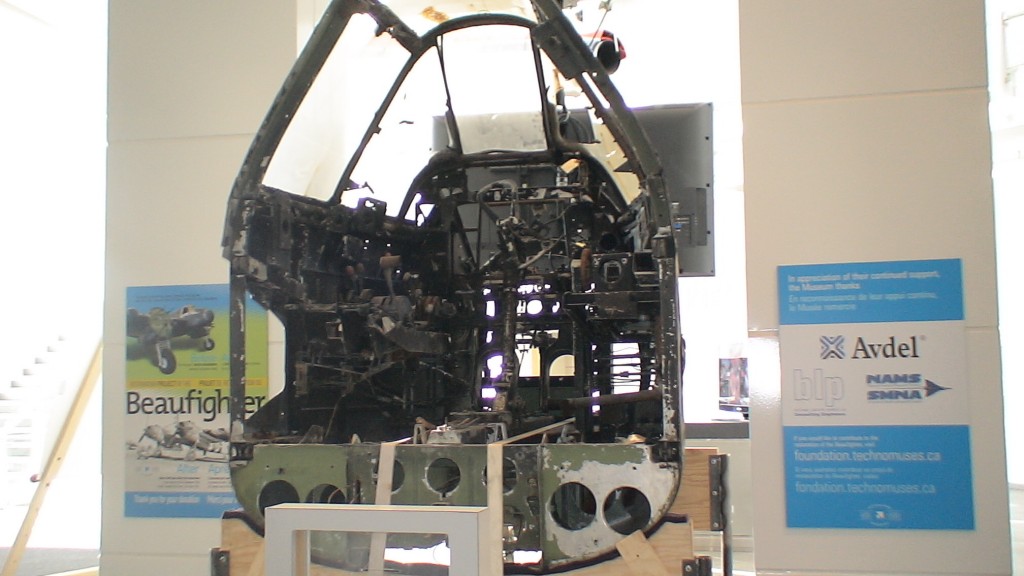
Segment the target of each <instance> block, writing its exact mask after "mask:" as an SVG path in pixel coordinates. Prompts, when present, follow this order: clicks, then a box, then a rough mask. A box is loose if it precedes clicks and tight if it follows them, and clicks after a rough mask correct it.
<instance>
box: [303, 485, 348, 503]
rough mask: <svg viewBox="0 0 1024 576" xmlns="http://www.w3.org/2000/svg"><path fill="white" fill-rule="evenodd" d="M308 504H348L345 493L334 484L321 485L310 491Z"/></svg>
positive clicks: (307, 499)
mask: <svg viewBox="0 0 1024 576" xmlns="http://www.w3.org/2000/svg"><path fill="white" fill-rule="evenodd" d="M306 502H309V503H311V504H348V499H347V498H345V493H344V492H342V491H341V488H338V487H337V486H335V485H333V484H320V485H319V486H317V487H316V488H313V489H312V490H310V491H309V496H306Z"/></svg>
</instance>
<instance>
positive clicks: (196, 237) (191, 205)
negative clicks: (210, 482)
mask: <svg viewBox="0 0 1024 576" xmlns="http://www.w3.org/2000/svg"><path fill="white" fill-rule="evenodd" d="M297 4H305V3H304V2H301V1H299V0H292V1H280V0H223V1H219V2H204V1H201V0H180V1H175V2H165V1H159V0H150V1H140V0H111V1H110V8H109V11H110V12H109V13H110V22H109V34H110V37H109V80H108V81H109V99H108V140H109V149H108V157H107V169H108V185H107V262H106V306H105V316H104V318H105V326H104V341H105V342H106V353H105V356H104V383H105V390H104V402H103V414H104V418H103V421H104V442H103V480H104V483H103V530H102V543H101V545H102V550H103V554H102V558H101V567H100V569H101V572H103V573H105V574H150V575H159V574H168V575H172V574H173V575H178V574H208V573H209V555H208V551H209V549H210V548H212V547H215V546H217V545H219V543H220V522H219V521H218V520H190V519H169V520H158V519H134V518H132V519H128V518H125V517H124V481H125V478H124V474H125V454H126V450H125V446H124V439H125V431H124V419H125V409H124V405H123V401H124V400H123V399H124V386H125V354H124V350H125V344H126V343H125V327H124V326H125V320H124V319H125V288H126V287H128V286H145V285H178V284H212V283H226V282H227V264H226V263H225V261H224V259H223V258H222V257H221V252H220V235H221V231H222V223H223V218H224V212H225V207H226V202H227V197H228V192H229V190H230V188H231V183H232V181H233V180H234V176H235V173H236V172H237V171H238V167H239V166H240V165H241V162H242V158H243V155H244V154H245V151H246V149H247V147H248V145H249V142H250V141H251V140H252V137H253V135H254V133H255V130H256V128H257V127H258V126H259V124H260V121H261V120H262V118H263V115H264V114H265V113H266V110H267V109H268V108H269V106H270V103H271V101H272V100H273V97H274V94H275V93H276V92H277V89H278V88H279V86H280V84H281V81H282V79H283V78H284V77H285V75H286V74H287V72H288V70H289V68H290V67H291V63H292V62H293V61H294V58H295V55H296V45H297V38H296V30H298V29H299V28H298V23H297V21H296V19H297V17H298V14H299V12H298V10H297ZM306 29H307V30H308V26H307V27H306Z"/></svg>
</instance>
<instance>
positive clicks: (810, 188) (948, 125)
mask: <svg viewBox="0 0 1024 576" xmlns="http://www.w3.org/2000/svg"><path fill="white" fill-rule="evenodd" d="M984 9H985V6H984V2H983V1H982V0H942V1H938V0H905V1H902V2H891V1H890V0H861V1H859V2H847V1H845V0H743V1H741V3H740V55H741V77H742V82H743V120H744V168H745V194H746V201H747V204H746V213H747V282H748V314H749V327H750V330H751V336H753V337H756V338H761V339H763V341H764V345H763V348H764V349H765V350H767V351H768V352H767V353H766V356H767V358H765V359H763V360H762V361H761V366H762V370H760V371H757V370H756V368H755V367H754V366H752V367H751V372H752V375H753V377H754V378H756V379H755V380H754V381H753V382H752V386H753V388H754V389H753V390H752V393H753V395H754V397H755V398H754V407H753V409H752V410H753V413H752V415H751V424H752V429H751V437H752V438H751V441H752V446H753V456H752V466H753V469H754V470H756V471H757V478H758V481H757V484H756V485H755V487H754V498H755V502H754V517H755V527H754V536H755V539H756V544H755V554H756V557H755V562H756V564H757V566H758V568H759V570H768V571H771V570H784V569H793V570H818V571H820V570H828V569H847V570H854V569H858V570H863V571H875V570H878V569H880V568H881V567H884V570H885V571H886V572H888V573H893V572H906V573H920V572H930V573H954V574H971V573H976V574H1009V572H1010V552H1009V535H1008V526H1009V522H1008V517H1007V515H1008V511H1007V509H1008V506H1007V498H1006V483H1005V462H1004V456H1005V452H1004V449H1003V425H1002V418H1001V414H1002V394H1001V392H1002V391H1001V383H1000V371H999V338H998V332H997V329H996V291H995V252H994V250H995V248H994V235H993V215H992V211H993V200H992V180H991V166H992V165H991V157H990V145H989V132H988V117H987V105H988V92H987V77H986V67H985V21H984V15H985V12H984ZM929 258H962V259H963V266H964V282H965V287H964V290H965V299H966V323H967V347H968V351H967V353H968V370H969V377H970V386H971V400H972V402H971V405H970V406H965V407H964V409H965V410H968V411H969V419H970V422H971V423H972V429H971V432H972V434H971V440H972V457H973V467H974V468H973V472H974V494H975V512H976V520H977V529H976V530H974V531H970V532H934V533H929V534H927V535H923V534H920V533H916V532H915V531H884V532H868V531H853V532H851V531H838V530H832V531H830V530H814V531H808V530H802V531H801V530H790V529H787V528H785V507H784V505H785V503H784V492H783V489H782V486H783V469H782V446H781V441H782V434H781V410H780V406H779V386H780V384H779V377H778V371H777V365H775V366H772V363H773V362H774V363H777V362H778V358H777V348H776V349H774V351H773V344H772V342H773V340H774V338H775V334H776V333H775V331H776V330H777V328H778V324H779V320H778V312H777V297H778V296H777V290H776V285H775V282H776V281H775V270H776V267H777V266H779V265H789V264H810V263H829V262H861V261H882V260H914V259H929ZM773 355H774V358H772V356H773ZM752 362H753V361H752ZM765 365H768V368H767V370H765V369H763V367H764V366H765ZM755 371H757V372H758V374H756V375H755V374H754V373H755ZM766 372H767V374H768V376H767V377H765V373H766ZM908 547H913V549H914V552H913V553H911V554H907V553H906V549H907V548H908Z"/></svg>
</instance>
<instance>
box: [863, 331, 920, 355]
mask: <svg viewBox="0 0 1024 576" xmlns="http://www.w3.org/2000/svg"><path fill="white" fill-rule="evenodd" d="M918 338H921V339H924V337H923V336H920V337H919V336H911V337H910V338H908V339H906V340H897V339H896V337H895V336H889V338H888V339H887V340H884V341H882V342H868V341H867V340H865V339H864V338H863V337H860V336H858V337H857V342H856V343H855V344H854V346H853V354H851V355H850V359H851V360H869V359H877V358H920V356H919V355H918V350H917V346H918Z"/></svg>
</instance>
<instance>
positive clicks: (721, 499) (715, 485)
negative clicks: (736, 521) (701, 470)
mask: <svg viewBox="0 0 1024 576" xmlns="http://www.w3.org/2000/svg"><path fill="white" fill-rule="evenodd" d="M728 471H729V455H728V454H717V455H715V456H711V457H710V458H708V473H709V476H710V483H711V530H713V531H716V532H721V533H722V574H723V575H724V576H732V525H731V524H730V522H729V508H730V503H729V483H728V475H727V474H728Z"/></svg>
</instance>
